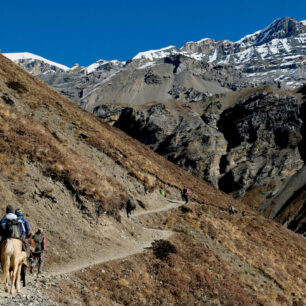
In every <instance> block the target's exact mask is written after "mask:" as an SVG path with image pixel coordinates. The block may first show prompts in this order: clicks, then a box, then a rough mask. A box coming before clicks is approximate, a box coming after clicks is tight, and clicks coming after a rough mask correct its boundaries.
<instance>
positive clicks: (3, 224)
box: [0, 205, 47, 276]
mask: <svg viewBox="0 0 306 306" xmlns="http://www.w3.org/2000/svg"><path fill="white" fill-rule="evenodd" d="M0 236H1V241H0V245H1V244H2V242H3V241H5V240H7V239H9V238H14V239H20V240H21V241H22V245H23V251H25V252H26V254H27V257H28V261H29V263H30V273H33V269H34V268H35V266H36V265H37V263H38V271H37V276H39V275H41V274H42V268H43V264H44V257H45V251H46V247H47V238H46V235H45V234H44V232H43V229H42V228H39V229H38V230H37V231H36V233H35V234H34V235H33V234H32V233H31V231H30V225H29V222H28V221H27V220H26V218H25V217H24V215H23V213H22V211H21V209H19V208H17V209H16V210H15V211H14V208H13V206H12V205H8V206H7V207H6V214H5V215H4V217H3V218H2V219H1V220H0ZM0 250H1V248H0Z"/></svg>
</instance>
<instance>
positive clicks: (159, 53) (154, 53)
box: [133, 46, 179, 61]
mask: <svg viewBox="0 0 306 306" xmlns="http://www.w3.org/2000/svg"><path fill="white" fill-rule="evenodd" d="M178 51H179V49H178V48H177V47H175V46H168V47H165V48H161V49H157V50H149V51H145V52H139V53H138V54H137V55H136V56H134V57H133V60H137V59H148V60H151V61H153V60H154V59H158V58H163V57H166V56H168V55H169V54H174V53H178Z"/></svg>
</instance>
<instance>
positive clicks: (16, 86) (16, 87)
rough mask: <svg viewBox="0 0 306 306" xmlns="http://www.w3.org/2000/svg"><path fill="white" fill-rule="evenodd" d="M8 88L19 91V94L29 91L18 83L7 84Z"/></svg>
mask: <svg viewBox="0 0 306 306" xmlns="http://www.w3.org/2000/svg"><path fill="white" fill-rule="evenodd" d="M7 86H8V88H11V89H13V90H15V91H17V92H18V93H24V92H26V91H28V90H27V89H26V88H25V86H24V85H23V84H21V83H20V82H18V81H9V82H8V83H7Z"/></svg>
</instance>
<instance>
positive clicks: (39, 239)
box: [30, 228, 47, 276]
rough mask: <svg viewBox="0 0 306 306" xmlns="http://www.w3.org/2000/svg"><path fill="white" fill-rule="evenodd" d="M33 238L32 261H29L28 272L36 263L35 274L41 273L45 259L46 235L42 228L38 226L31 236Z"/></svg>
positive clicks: (31, 270)
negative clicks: (29, 267)
mask: <svg viewBox="0 0 306 306" xmlns="http://www.w3.org/2000/svg"><path fill="white" fill-rule="evenodd" d="M33 240H34V252H32V255H31V257H32V260H31V261H32V262H31V269H30V273H31V274H32V273H33V269H34V268H35V266H36V264H37V263H38V271H37V276H38V275H40V274H41V273H42V268H43V265H44V260H45V251H46V249H47V237H46V235H45V234H44V232H43V229H42V228H39V229H38V230H37V232H36V233H35V235H34V236H33Z"/></svg>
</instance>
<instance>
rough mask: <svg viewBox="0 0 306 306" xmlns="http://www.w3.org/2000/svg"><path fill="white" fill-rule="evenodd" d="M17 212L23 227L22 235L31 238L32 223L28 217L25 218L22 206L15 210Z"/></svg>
mask: <svg viewBox="0 0 306 306" xmlns="http://www.w3.org/2000/svg"><path fill="white" fill-rule="evenodd" d="M15 214H16V216H17V219H18V221H19V224H20V227H21V235H22V236H23V237H25V238H29V234H30V225H29V222H28V221H27V219H25V217H24V215H23V213H22V211H21V209H20V208H17V209H16V210H15Z"/></svg>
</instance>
